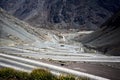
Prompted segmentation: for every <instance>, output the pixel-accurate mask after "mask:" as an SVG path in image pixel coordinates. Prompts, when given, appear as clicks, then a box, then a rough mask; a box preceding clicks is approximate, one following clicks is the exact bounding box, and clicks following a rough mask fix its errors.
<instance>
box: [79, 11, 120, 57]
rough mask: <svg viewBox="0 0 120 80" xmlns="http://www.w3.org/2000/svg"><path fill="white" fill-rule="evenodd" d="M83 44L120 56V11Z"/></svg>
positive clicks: (84, 40)
mask: <svg viewBox="0 0 120 80" xmlns="http://www.w3.org/2000/svg"><path fill="white" fill-rule="evenodd" d="M81 41H82V43H83V44H84V45H85V46H86V47H89V48H93V49H96V50H99V51H101V52H103V53H105V54H109V55H116V56H117V55H120V11H119V12H118V13H117V14H116V15H113V16H112V17H111V18H110V19H108V20H107V21H106V22H105V23H104V24H103V25H102V26H101V28H100V29H99V30H97V31H95V32H93V33H92V34H90V35H88V36H86V37H84V38H83V39H82V40H81Z"/></svg>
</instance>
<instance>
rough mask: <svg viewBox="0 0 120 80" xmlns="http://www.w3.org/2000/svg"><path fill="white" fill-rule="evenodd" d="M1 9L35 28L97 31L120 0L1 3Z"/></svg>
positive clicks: (12, 0) (5, 0)
mask: <svg viewBox="0 0 120 80" xmlns="http://www.w3.org/2000/svg"><path fill="white" fill-rule="evenodd" d="M0 7H2V8H3V9H5V10H7V11H8V12H9V13H11V14H12V15H14V16H16V17H17V18H19V19H21V20H24V21H26V22H28V23H29V24H31V25H32V26H36V27H43V28H53V29H55V28H63V29H70V28H73V29H79V28H80V29H86V30H91V29H92V30H95V29H96V28H98V27H99V26H100V25H101V24H102V23H104V22H105V21H106V20H107V19H108V18H109V17H110V16H111V15H112V14H113V13H116V12H117V11H118V10H119V9H120V0H92V1H90V0H0Z"/></svg>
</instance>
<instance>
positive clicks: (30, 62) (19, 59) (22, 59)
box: [0, 53, 109, 80]
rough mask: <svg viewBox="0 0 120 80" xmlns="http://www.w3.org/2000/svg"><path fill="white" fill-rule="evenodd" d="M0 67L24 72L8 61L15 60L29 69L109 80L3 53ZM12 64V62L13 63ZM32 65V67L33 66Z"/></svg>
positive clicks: (0, 54) (0, 55) (0, 56)
mask: <svg viewBox="0 0 120 80" xmlns="http://www.w3.org/2000/svg"><path fill="white" fill-rule="evenodd" d="M0 58H1V59H0V66H4V67H13V68H15V69H19V70H20V69H22V70H25V68H24V67H19V66H16V67H15V65H16V63H15V64H14V65H13V64H12V65H10V64H11V63H10V60H13V61H14V60H15V61H16V62H18V65H21V64H22V63H23V64H22V66H23V65H24V64H25V66H29V65H31V66H30V68H32V67H33V68H34V66H35V65H37V66H36V67H38V66H39V67H43V68H47V69H49V70H50V71H55V72H56V71H57V72H60V73H68V74H72V75H76V76H83V77H89V78H90V79H95V80H109V79H107V78H103V77H99V76H95V75H92V74H88V73H84V72H79V71H75V70H72V69H68V68H63V67H60V66H55V65H51V64H47V63H43V62H39V61H36V60H31V59H27V58H22V57H18V56H13V55H8V54H3V53H0ZM3 58H7V59H8V62H6V64H5V63H3V62H2V60H4V59H3ZM6 61H7V60H6ZM13 63H14V62H13ZM33 65H34V66H33ZM26 71H30V70H27V69H26Z"/></svg>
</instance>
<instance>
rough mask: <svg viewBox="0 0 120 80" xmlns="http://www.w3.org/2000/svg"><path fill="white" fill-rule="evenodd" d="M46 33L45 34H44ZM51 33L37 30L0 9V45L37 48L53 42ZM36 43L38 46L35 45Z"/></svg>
mask: <svg viewBox="0 0 120 80" xmlns="http://www.w3.org/2000/svg"><path fill="white" fill-rule="evenodd" d="M46 32H47V33H46ZM49 35H53V36H55V35H54V34H53V33H52V32H51V31H49V30H44V29H40V28H39V29H37V28H34V27H32V26H30V25H29V24H27V23H25V22H23V21H20V20H19V19H17V18H15V17H13V16H11V15H9V14H8V13H7V12H5V11H3V10H2V9H1V8H0V45H1V46H7V45H8V46H15V45H24V44H28V45H34V46H37V47H39V46H40V45H39V44H40V43H43V42H45V41H51V42H52V41H53V42H54V41H55V39H54V37H53V36H49ZM37 43H38V44H37Z"/></svg>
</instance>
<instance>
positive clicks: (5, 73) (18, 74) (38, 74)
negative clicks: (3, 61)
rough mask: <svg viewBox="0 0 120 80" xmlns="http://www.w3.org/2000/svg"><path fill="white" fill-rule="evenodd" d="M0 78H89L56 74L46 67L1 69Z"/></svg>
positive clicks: (81, 79) (60, 79) (35, 79)
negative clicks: (29, 70)
mask: <svg viewBox="0 0 120 80" xmlns="http://www.w3.org/2000/svg"><path fill="white" fill-rule="evenodd" d="M0 80H89V79H88V78H76V77H74V76H72V75H66V76H64V75H61V76H55V75H53V74H51V73H50V72H49V71H47V70H44V69H35V70H33V71H32V72H31V73H27V72H22V71H17V70H14V69H11V68H1V69H0Z"/></svg>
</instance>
